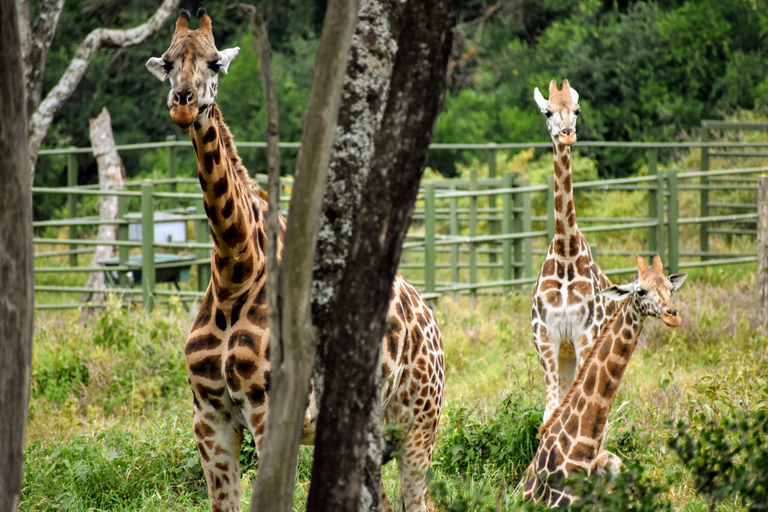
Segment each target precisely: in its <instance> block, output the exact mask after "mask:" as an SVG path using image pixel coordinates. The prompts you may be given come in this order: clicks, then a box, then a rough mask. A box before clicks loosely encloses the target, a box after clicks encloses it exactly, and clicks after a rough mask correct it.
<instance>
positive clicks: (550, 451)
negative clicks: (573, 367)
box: [522, 254, 687, 507]
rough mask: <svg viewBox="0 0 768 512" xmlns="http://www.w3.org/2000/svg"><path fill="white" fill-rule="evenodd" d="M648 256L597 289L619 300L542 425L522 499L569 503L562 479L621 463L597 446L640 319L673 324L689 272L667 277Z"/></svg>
mask: <svg viewBox="0 0 768 512" xmlns="http://www.w3.org/2000/svg"><path fill="white" fill-rule="evenodd" d="M651 260H652V265H651V267H648V266H646V264H645V260H644V259H643V258H642V257H641V256H638V257H637V265H638V274H637V276H636V277H635V279H634V281H632V282H631V283H628V284H626V285H613V286H611V287H609V288H607V289H605V290H603V291H601V292H600V293H601V295H602V296H603V297H605V298H606V299H608V300H615V301H623V302H621V304H620V305H619V307H618V308H616V310H615V311H614V313H613V315H611V317H610V318H609V319H608V320H607V321H606V322H605V323H604V324H603V327H602V330H601V331H600V336H599V337H598V339H597V341H596V342H595V344H594V345H593V346H592V348H591V349H590V351H589V354H588V355H587V357H586V359H585V362H584V364H583V365H582V366H581V367H580V368H579V372H578V375H577V376H576V380H575V381H574V382H573V384H572V385H571V386H570V388H569V389H568V392H567V394H566V395H565V398H564V399H563V401H562V402H561V403H560V404H559V405H558V407H557V409H555V411H553V413H552V415H551V416H550V418H549V420H548V421H547V422H545V423H544V425H542V428H541V440H540V442H539V447H538V449H537V451H536V455H535V456H534V458H533V461H531V464H530V465H529V466H528V468H527V470H526V472H525V476H524V477H523V481H522V488H523V495H522V496H523V499H525V500H531V499H532V500H535V501H538V502H541V503H543V504H545V505H547V506H550V507H564V506H568V505H570V504H571V503H573V501H574V500H575V499H577V498H578V497H577V496H575V495H574V494H572V493H571V492H569V490H568V489H566V488H565V485H564V480H565V479H566V478H568V477H571V476H574V475H576V474H580V473H585V474H587V475H591V474H593V473H595V472H600V471H602V472H608V473H613V470H615V469H617V466H618V465H620V464H621V462H620V461H619V460H618V458H617V457H616V456H615V455H612V454H610V453H609V452H606V451H605V450H602V449H601V447H602V445H603V442H604V437H605V427H606V425H607V423H608V416H609V414H610V412H611V407H612V406H613V401H614V399H615V397H616V392H617V390H618V386H619V383H620V381H621V378H622V377H623V375H624V372H625V370H626V368H627V365H628V364H629V360H630V357H631V356H632V353H633V352H634V350H635V347H636V346H637V339H638V337H639V335H640V331H641V330H642V328H643V322H644V321H645V319H646V318H647V317H655V318H660V319H662V320H663V321H664V322H665V323H666V324H667V325H669V326H671V327H677V326H679V325H680V322H681V320H680V316H679V314H678V311H677V308H676V307H675V305H674V304H673V302H672V292H673V291H674V290H677V289H678V288H680V286H681V285H682V284H683V282H684V281H685V279H686V277H687V274H673V275H670V276H668V277H667V276H665V275H664V269H663V265H662V264H661V258H660V257H659V256H658V254H654V255H653V256H652V257H651Z"/></svg>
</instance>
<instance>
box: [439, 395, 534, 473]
mask: <svg viewBox="0 0 768 512" xmlns="http://www.w3.org/2000/svg"><path fill="white" fill-rule="evenodd" d="M523 402H524V400H523V398H522V397H521V396H519V395H517V394H511V395H508V396H507V397H505V398H504V399H503V400H502V402H501V404H499V408H498V410H497V411H496V412H495V414H493V415H491V416H489V417H488V418H487V419H486V420H485V421H480V420H478V419H477V417H476V416H475V414H474V413H473V411H470V410H468V409H467V408H465V407H459V408H458V409H455V410H450V411H449V412H447V414H446V415H447V416H448V423H447V424H446V425H444V426H443V427H442V428H441V432H440V439H441V441H440V443H438V445H437V448H436V450H435V456H434V460H433V467H436V468H439V470H440V471H441V472H442V473H446V474H463V475H473V476H483V474H484V473H486V472H494V471H496V472H500V473H501V474H502V475H504V478H506V479H511V480H515V479H518V478H520V477H521V476H522V473H523V471H525V468H526V467H527V466H528V464H529V463H530V461H531V459H532V458H533V455H534V454H535V453H536V448H537V447H538V445H539V442H538V428H539V425H541V418H542V411H541V409H540V408H539V407H530V406H529V407H525V406H523V405H521V404H523Z"/></svg>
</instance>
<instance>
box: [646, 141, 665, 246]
mask: <svg viewBox="0 0 768 512" xmlns="http://www.w3.org/2000/svg"><path fill="white" fill-rule="evenodd" d="M658 161H659V150H658V149H657V148H652V149H649V150H648V176H656V174H657V172H658ZM650 186H651V187H653V184H652V183H651V184H650ZM658 193H659V191H657V190H654V189H653V188H650V189H648V218H649V219H655V218H657V217H658V211H657V206H658V203H657V202H656V196H657V194H658ZM658 237H659V231H658V229H657V227H656V226H651V227H649V228H648V248H649V249H650V251H651V252H655V253H659V249H658V246H659V238H658ZM659 254H661V253H659ZM663 256H664V255H663V254H662V257H663Z"/></svg>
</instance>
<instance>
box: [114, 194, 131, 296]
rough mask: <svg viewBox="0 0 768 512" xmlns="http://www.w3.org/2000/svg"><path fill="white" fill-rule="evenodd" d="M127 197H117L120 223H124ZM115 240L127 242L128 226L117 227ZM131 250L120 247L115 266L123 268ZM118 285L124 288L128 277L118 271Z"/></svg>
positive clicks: (120, 225)
mask: <svg viewBox="0 0 768 512" xmlns="http://www.w3.org/2000/svg"><path fill="white" fill-rule="evenodd" d="M128 199H129V198H128V196H117V218H118V220H120V221H121V222H123V223H124V222H125V215H126V214H127V213H128ZM117 239H118V240H120V241H121V242H125V241H127V240H128V224H118V225H117ZM130 250H131V248H130V247H126V246H124V245H121V246H120V247H118V248H117V264H118V265H120V266H121V267H123V266H125V263H126V262H127V261H128V253H129V252H130ZM117 275H118V283H119V284H120V288H125V287H126V286H127V285H128V276H127V275H126V272H124V271H120V272H118V273H117Z"/></svg>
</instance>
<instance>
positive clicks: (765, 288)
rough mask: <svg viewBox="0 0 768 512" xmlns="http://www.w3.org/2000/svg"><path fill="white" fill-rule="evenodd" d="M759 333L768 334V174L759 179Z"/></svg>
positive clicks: (756, 312)
mask: <svg viewBox="0 0 768 512" xmlns="http://www.w3.org/2000/svg"><path fill="white" fill-rule="evenodd" d="M755 324H756V326H757V330H758V333H760V334H761V335H763V336H766V335H768V176H760V177H759V178H758V179H757V307H756V308H755Z"/></svg>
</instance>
